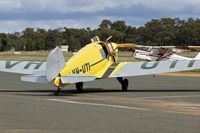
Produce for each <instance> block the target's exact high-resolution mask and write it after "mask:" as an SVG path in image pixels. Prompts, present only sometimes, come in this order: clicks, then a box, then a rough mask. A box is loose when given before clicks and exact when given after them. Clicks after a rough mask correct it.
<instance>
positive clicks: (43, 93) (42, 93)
mask: <svg viewBox="0 0 200 133" xmlns="http://www.w3.org/2000/svg"><path fill="white" fill-rule="evenodd" d="M55 91H56V90H7V89H6V90H0V93H17V94H18V95H26V96H27V95H28V96H54V92H55ZM117 92H121V93H127V92H133V93H134V92H145V93H151V92H200V90H194V89H193V90H180V89H176V90H170V89H165V90H158V89H153V90H138V89H135V90H127V91H126V92H123V91H122V90H120V89H119V90H113V89H112V90H111V89H109V90H108V89H103V88H84V90H83V91H81V92H79V91H77V90H64V89H63V90H61V92H60V96H70V95H76V94H90V93H117ZM25 93H29V94H25ZM47 93H48V94H47Z"/></svg>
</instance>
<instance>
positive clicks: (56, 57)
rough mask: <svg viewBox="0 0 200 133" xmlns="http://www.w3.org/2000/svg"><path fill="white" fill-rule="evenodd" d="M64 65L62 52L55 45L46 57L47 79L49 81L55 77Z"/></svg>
mask: <svg viewBox="0 0 200 133" xmlns="http://www.w3.org/2000/svg"><path fill="white" fill-rule="evenodd" d="M64 67H65V58H64V55H63V52H62V51H61V49H60V48H59V46H57V47H56V48H55V49H54V50H53V51H51V53H50V54H49V56H48V58H47V65H46V76H47V80H48V81H49V82H51V81H52V80H53V79H54V78H56V77H57V76H58V75H59V73H60V71H61V70H62V69H63V68H64Z"/></svg>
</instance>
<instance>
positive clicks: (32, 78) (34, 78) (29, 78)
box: [21, 75, 49, 84]
mask: <svg viewBox="0 0 200 133" xmlns="http://www.w3.org/2000/svg"><path fill="white" fill-rule="evenodd" d="M21 80H22V81H26V82H33V83H44V84H46V83H49V82H48V80H47V77H46V76H44V75H25V76H22V77H21Z"/></svg>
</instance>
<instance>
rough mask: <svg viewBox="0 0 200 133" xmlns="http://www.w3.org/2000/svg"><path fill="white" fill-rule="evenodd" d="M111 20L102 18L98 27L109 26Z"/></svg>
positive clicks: (107, 27)
mask: <svg viewBox="0 0 200 133" xmlns="http://www.w3.org/2000/svg"><path fill="white" fill-rule="evenodd" d="M111 25H112V22H111V21H110V20H109V19H104V20H102V21H101V24H100V25H99V27H100V28H106V29H109V28H111Z"/></svg>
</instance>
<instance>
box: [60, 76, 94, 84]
mask: <svg viewBox="0 0 200 133" xmlns="http://www.w3.org/2000/svg"><path fill="white" fill-rule="evenodd" d="M95 79H96V76H90V75H79V74H75V75H67V76H63V77H61V81H62V83H63V84H66V83H78V82H88V81H93V80H95Z"/></svg>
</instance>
